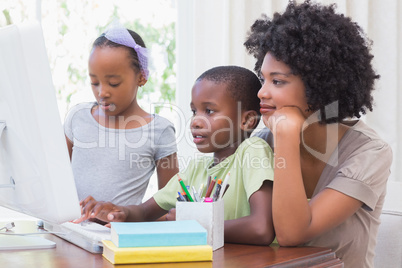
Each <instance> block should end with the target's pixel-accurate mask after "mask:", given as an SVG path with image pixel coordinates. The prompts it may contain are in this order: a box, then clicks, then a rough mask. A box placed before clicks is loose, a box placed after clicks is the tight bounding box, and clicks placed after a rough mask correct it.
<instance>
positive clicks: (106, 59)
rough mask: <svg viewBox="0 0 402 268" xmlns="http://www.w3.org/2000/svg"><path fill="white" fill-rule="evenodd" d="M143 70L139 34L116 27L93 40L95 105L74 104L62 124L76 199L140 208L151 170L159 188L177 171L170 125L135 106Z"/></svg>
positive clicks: (145, 77)
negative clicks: (76, 192)
mask: <svg viewBox="0 0 402 268" xmlns="http://www.w3.org/2000/svg"><path fill="white" fill-rule="evenodd" d="M147 66H148V55H147V49H146V48H145V44H144V41H143V40H142V38H141V37H140V36H139V35H138V34H137V33H135V32H133V31H131V30H128V29H126V28H124V27H122V26H120V25H114V26H113V27H111V28H109V29H108V30H107V31H106V32H105V33H104V34H102V35H101V36H100V37H98V38H97V39H96V40H95V42H94V44H93V48H92V51H91V53H90V56H89V64H88V69H89V76H90V79H91V84H92V91H93V94H94V96H95V98H96V102H95V103H83V104H79V105H76V106H75V107H73V108H72V109H71V111H70V112H69V114H68V116H67V118H66V122H65V134H66V139H67V145H68V149H69V153H70V158H71V162H72V167H73V172H74V177H75V180H76V185H77V190H78V195H79V198H80V199H83V198H84V197H86V196H88V195H92V196H94V197H96V198H97V199H99V200H104V201H110V202H114V203H116V204H120V205H127V204H139V203H141V202H142V199H143V196H144V194H145V191H146V188H147V186H148V182H149V179H150V177H151V175H152V173H153V172H154V170H155V168H156V170H157V175H158V186H159V188H162V187H163V186H164V185H165V184H166V183H167V182H168V180H169V179H170V178H171V177H172V176H173V175H175V174H176V173H177V172H178V161H177V158H176V151H177V148H176V143H175V130H174V127H173V125H172V124H171V123H170V122H169V121H168V120H166V119H165V118H163V117H161V116H158V115H156V114H149V113H147V112H146V111H144V110H143V109H142V108H141V107H140V106H139V105H138V103H137V97H136V96H137V91H138V89H139V87H142V86H143V85H144V84H145V83H146V82H147V80H148V67H147Z"/></svg>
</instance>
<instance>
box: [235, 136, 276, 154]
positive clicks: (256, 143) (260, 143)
mask: <svg viewBox="0 0 402 268" xmlns="http://www.w3.org/2000/svg"><path fill="white" fill-rule="evenodd" d="M252 149H268V150H269V151H272V149H271V147H270V146H269V145H268V143H267V142H266V141H265V140H264V139H262V138H260V137H257V136H253V137H250V138H247V139H245V140H244V141H243V142H242V143H241V144H240V145H239V147H238V148H237V150H236V152H240V151H247V150H252Z"/></svg>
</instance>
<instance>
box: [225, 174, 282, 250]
mask: <svg viewBox="0 0 402 268" xmlns="http://www.w3.org/2000/svg"><path fill="white" fill-rule="evenodd" d="M272 185H273V182H272V181H264V183H263V185H262V186H261V188H260V189H259V190H258V191H256V192H255V193H253V194H252V195H251V196H250V199H249V202H250V215H249V216H246V217H242V218H238V219H235V220H226V221H225V242H228V243H241V244H255V245H269V244H271V243H272V241H273V240H274V238H275V231H274V227H273V221H272Z"/></svg>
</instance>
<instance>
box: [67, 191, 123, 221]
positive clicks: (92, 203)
mask: <svg viewBox="0 0 402 268" xmlns="http://www.w3.org/2000/svg"><path fill="white" fill-rule="evenodd" d="M80 205H81V218H79V219H76V220H74V221H73V222H74V223H80V222H83V221H85V220H88V219H93V218H97V219H99V220H101V221H104V222H111V221H125V220H126V218H127V216H128V212H127V211H126V210H125V209H124V208H123V207H120V206H116V205H114V204H112V203H110V202H102V201H96V200H95V199H94V198H93V197H92V196H88V197H87V198H85V199H84V200H82V201H81V202H80ZM108 225H109V224H108ZM108 225H106V226H108Z"/></svg>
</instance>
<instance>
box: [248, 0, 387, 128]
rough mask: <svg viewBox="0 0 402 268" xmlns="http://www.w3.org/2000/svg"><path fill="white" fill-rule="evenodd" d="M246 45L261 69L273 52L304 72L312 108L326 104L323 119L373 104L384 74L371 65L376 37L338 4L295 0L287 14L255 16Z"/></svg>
mask: <svg viewBox="0 0 402 268" xmlns="http://www.w3.org/2000/svg"><path fill="white" fill-rule="evenodd" d="M244 45H245V46H246V48H247V50H248V52H249V53H250V54H252V55H253V56H254V57H255V58H256V59H257V62H256V64H255V68H254V69H255V71H256V72H257V73H258V74H261V65H262V62H263V60H264V57H265V55H266V53H267V52H269V53H271V54H272V55H273V56H274V57H275V58H276V59H277V60H280V61H282V62H284V63H285V64H287V65H288V66H289V67H290V68H291V70H292V72H293V73H294V74H295V75H300V77H301V78H302V80H303V82H304V85H305V89H306V92H305V94H306V97H307V103H308V105H309V109H310V110H312V111H316V110H320V112H321V119H320V120H321V123H331V122H340V121H342V120H343V119H345V118H347V117H354V116H355V117H357V118H359V117H360V115H361V114H365V113H366V110H367V109H368V110H370V111H372V110H373V107H372V106H373V97H372V96H371V91H372V90H373V89H374V82H375V79H378V78H379V77H380V76H379V75H378V74H376V73H375V71H374V70H373V68H372V65H371V60H372V58H373V55H372V54H370V46H371V41H370V40H369V39H368V38H367V37H366V36H365V34H364V33H363V30H362V29H361V28H360V27H359V26H358V25H357V24H356V23H354V22H352V21H351V19H350V18H348V17H345V16H344V15H342V14H336V13H335V5H330V6H323V5H320V4H316V3H310V2H309V1H306V2H305V3H303V4H300V5H297V4H295V3H294V2H293V1H291V2H290V3H289V5H288V7H287V8H286V10H285V12H284V13H283V14H279V13H275V14H274V17H273V19H269V18H267V17H266V16H265V15H264V16H263V17H262V18H261V19H258V20H257V21H255V22H254V24H253V25H252V26H251V31H250V32H249V33H248V38H247V40H246V42H245V43H244ZM335 102H338V108H337V109H338V113H337V116H335V117H333V116H331V117H330V118H326V116H325V108H326V107H329V106H330V104H333V103H335ZM327 109H328V108H327ZM332 112H333V111H332ZM327 113H328V110H327Z"/></svg>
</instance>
